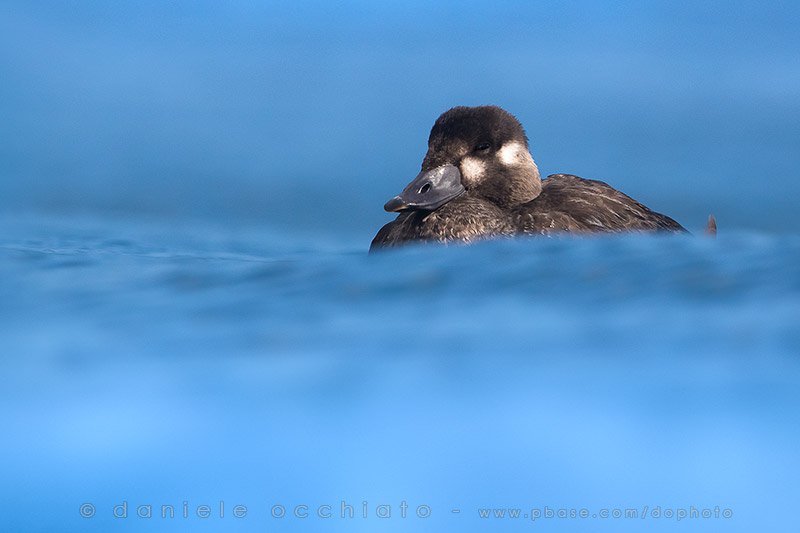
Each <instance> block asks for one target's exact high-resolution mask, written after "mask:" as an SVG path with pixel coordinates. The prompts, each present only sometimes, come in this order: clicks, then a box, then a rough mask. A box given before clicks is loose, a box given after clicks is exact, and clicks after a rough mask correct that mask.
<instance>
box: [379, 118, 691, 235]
mask: <svg viewBox="0 0 800 533" xmlns="http://www.w3.org/2000/svg"><path fill="white" fill-rule="evenodd" d="M384 209H385V210H386V211H390V212H393V211H399V212H400V215H399V216H398V217H397V218H396V219H395V220H394V221H393V222H390V223H388V224H386V225H385V226H383V227H382V228H381V229H380V231H378V234H377V235H376V236H375V238H374V239H373V240H372V245H371V246H370V250H374V249H376V248H385V247H392V246H397V245H399V244H402V243H405V242H407V241H439V242H451V241H460V242H470V241H473V240H476V239H480V238H487V237H495V236H504V235H505V236H511V235H526V234H527V235H534V234H547V233H554V232H570V233H573V232H574V233H588V232H621V231H667V232H686V230H685V229H684V228H683V227H682V226H681V225H680V224H678V223H677V222H675V221H674V220H673V219H671V218H670V217H668V216H666V215H662V214H660V213H656V212H655V211H652V210H651V209H649V208H647V207H646V206H644V205H642V204H640V203H639V202H637V201H636V200H634V199H633V198H631V197H629V196H627V195H625V194H623V193H621V192H619V191H618V190H616V189H614V188H613V187H611V186H609V185H607V184H606V183H604V182H602V181H595V180H588V179H583V178H579V177H577V176H572V175H570V174H553V175H551V176H548V177H547V179H545V180H542V179H541V178H540V177H539V169H538V168H537V167H536V163H534V162H533V158H532V157H531V154H530V152H529V151H528V138H527V136H526V135H525V131H524V130H523V129H522V125H521V124H520V123H519V121H518V120H517V119H516V118H514V116H513V115H511V114H510V113H508V112H507V111H505V110H503V109H501V108H499V107H496V106H479V107H454V108H452V109H450V110H449V111H446V112H445V113H443V114H442V115H441V116H440V117H439V119H438V120H437V121H436V123H435V124H434V125H433V129H431V134H430V137H429V139H428V153H427V154H425V159H424V160H423V161H422V172H420V173H419V175H418V176H417V177H416V178H415V179H414V181H412V182H411V183H409V184H408V186H407V187H406V188H405V189H404V190H403V192H402V193H400V195H398V196H395V197H394V198H392V199H391V200H389V201H388V202H387V203H386V205H385V206H384Z"/></svg>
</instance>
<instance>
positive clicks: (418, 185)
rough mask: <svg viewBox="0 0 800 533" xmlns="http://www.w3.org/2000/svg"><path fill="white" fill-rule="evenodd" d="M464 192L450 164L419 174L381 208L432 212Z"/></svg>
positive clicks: (455, 170) (455, 169)
mask: <svg viewBox="0 0 800 533" xmlns="http://www.w3.org/2000/svg"><path fill="white" fill-rule="evenodd" d="M465 190H466V189H464V186H463V185H461V172H459V171H458V168H456V167H455V166H453V165H450V164H447V165H442V166H441V167H437V168H434V169H432V170H425V171H423V172H420V173H419V175H418V176H417V177H416V178H414V181H412V182H411V183H409V184H408V186H406V188H405V189H403V192H401V193H400V194H399V195H398V196H395V197H394V198H392V199H391V200H389V201H388V202H386V205H384V206H383V208H384V209H385V210H386V211H389V212H392V211H405V210H409V209H422V210H425V211H433V210H434V209H438V208H440V207H441V206H443V205H444V204H446V203H447V202H449V201H450V200H452V199H453V198H456V197H457V196H460V195H461V194H463V193H464V191H465Z"/></svg>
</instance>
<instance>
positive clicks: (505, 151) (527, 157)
mask: <svg viewBox="0 0 800 533" xmlns="http://www.w3.org/2000/svg"><path fill="white" fill-rule="evenodd" d="M497 157H498V158H500V162H501V163H503V164H504V165H506V166H509V167H512V166H518V165H529V164H531V163H533V158H532V157H531V153H530V152H529V151H528V149H527V148H525V145H524V144H522V143H521V142H518V141H514V142H510V143H508V144H504V145H503V146H502V148H500V150H498V151H497Z"/></svg>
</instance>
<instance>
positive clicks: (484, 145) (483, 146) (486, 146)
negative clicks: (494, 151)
mask: <svg viewBox="0 0 800 533" xmlns="http://www.w3.org/2000/svg"><path fill="white" fill-rule="evenodd" d="M491 147H492V145H491V144H489V143H481V144H479V145H478V146H477V147H476V148H475V151H476V152H483V151H485V150H488V149H489V148H491Z"/></svg>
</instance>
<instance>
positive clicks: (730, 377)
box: [0, 217, 800, 531]
mask: <svg viewBox="0 0 800 533" xmlns="http://www.w3.org/2000/svg"><path fill="white" fill-rule="evenodd" d="M376 229H377V228H376ZM367 246H368V242H363V241H360V240H356V239H348V238H343V239H340V240H339V241H335V240H329V239H321V238H319V237H314V236H310V235H308V234H307V235H288V234H286V233H283V232H278V231H276V230H275V229H274V228H270V227H268V226H267V227H264V226H261V225H258V224H244V223H241V224H238V225H224V224H221V223H210V222H205V223H201V222H191V221H190V220H188V219H184V220H182V221H178V222H174V221H173V222H164V221H158V220H156V221H149V222H148V221H145V220H144V219H141V218H140V219H113V218H109V217H105V218H104V217H95V218H79V219H76V218H66V217H51V218H41V217H21V218H12V217H5V218H4V219H2V222H0V274H2V275H1V276H0V298H1V299H2V301H3V305H2V307H0V313H2V315H1V316H0V318H2V320H1V321H0V324H1V325H0V339H2V352H3V357H2V372H1V373H0V406H2V407H0V415H1V416H2V420H3V427H4V438H3V439H2V444H0V451H1V452H2V456H3V457H4V459H3V460H2V462H0V467H1V468H2V471H1V472H0V474H1V475H2V479H3V480H4V483H3V485H2V494H0V497H2V500H3V501H4V505H3V506H2V511H0V513H2V514H0V520H2V523H3V524H4V529H8V530H23V529H24V530H26V531H34V530H39V531H53V530H60V531H70V530H74V531H109V530H112V529H113V530H136V531H198V530H199V531H205V530H214V531H216V530H219V529H222V528H224V529H228V530H241V531H268V530H281V531H295V530H297V531H300V530H317V531H375V530H376V529H380V530H389V531H442V530H449V531H485V530H487V529H488V530H515V531H516V530H531V529H537V530H547V531H585V530H593V531H634V530H641V528H642V527H646V528H647V529H648V530H652V531H672V530H674V529H675V528H676V527H681V528H683V529H684V530H690V531H707V530H716V529H719V530H722V529H725V530H730V531H751V530H754V529H755V530H762V529H772V530H782V529H785V528H786V526H787V524H789V523H792V517H791V514H790V513H791V512H792V509H793V508H794V507H793V506H794V503H795V502H796V501H797V499H798V496H800V487H798V484H797V480H796V473H797V471H798V467H800V453H798V451H797V450H798V448H797V444H796V443H797V440H798V437H800V425H798V415H797V412H798V408H799V407H800V405H799V404H800V394H798V392H797V391H798V382H799V381H800V364H799V362H798V354H799V352H800V328H798V317H800V266H798V265H800V260H799V259H800V237H799V236H797V235H793V234H788V235H771V234H764V233H753V232H750V233H748V232H734V233H727V232H725V231H721V234H720V236H719V238H718V239H716V240H712V239H707V238H703V237H684V236H669V237H648V236H635V235H631V236H624V237H602V238H585V239H568V238H552V239H527V240H526V239H520V240H507V241H496V242H485V243H481V244H479V245H475V246H470V247H462V246H455V247H439V246H417V247H409V248H406V249H401V250H398V251H393V252H388V253H381V254H373V255H367V254H366V249H367ZM123 502H127V504H126V505H127V517H126V518H115V517H114V515H113V513H114V512H115V510H116V512H117V513H118V514H120V515H121V514H123V510H124V508H123V507H117V506H120V505H123ZM220 502H224V503H223V504H222V512H220V505H221V504H220ZM363 502H367V503H366V508H367V511H366V512H367V515H368V517H367V518H363V517H362V513H363V512H364V511H363V509H364V503H363ZM403 502H405V506H407V507H405V508H403V507H401V506H402V505H404V504H403ZM83 504H91V505H92V506H93V507H91V508H90V507H84V508H82V507H81V506H82V505H83ZM143 505H149V506H151V508H150V509H151V513H152V515H153V516H152V517H151V518H140V517H137V510H138V511H140V512H141V513H142V514H146V508H144V507H141V508H140V506H143ZM202 505H207V506H208V514H210V516H209V517H208V518H201V517H198V516H197V511H198V506H202ZM237 505H242V506H246V508H247V511H246V515H245V516H243V517H238V518H237V517H235V516H234V507H235V506H237ZM342 505H345V506H351V507H352V508H353V511H352V512H353V515H354V517H353V518H349V515H350V510H349V508H348V507H345V509H344V512H342ZM162 506H173V509H174V513H175V518H171V519H170V518H162V517H161V512H162ZM184 506H185V507H184ZM278 506H282V507H278ZM297 506H306V507H307V512H308V514H309V517H307V518H298V517H296V516H294V513H295V511H297V512H298V513H299V514H301V515H302V514H303V513H304V512H306V507H299V508H298V507H297ZM321 506H322V507H321ZM324 506H330V509H329V508H328V507H324ZM379 506H389V507H380V508H379ZM645 507H646V508H647V510H646V511H645ZM715 508H718V509H716V510H715ZM92 509H93V510H94V515H93V516H92V517H82V516H81V511H82V510H83V512H85V513H87V514H91V512H92ZM281 509H285V516H284V517H283V518H276V517H274V516H273V514H272V513H274V514H281ZM480 509H489V510H490V511H489V512H490V514H491V515H492V516H494V510H495V509H497V510H498V511H499V510H501V509H520V516H521V518H516V519H515V518H508V517H507V516H506V517H505V518H494V517H490V518H481V517H480V513H479V510H480ZM534 509H536V510H537V511H534ZM559 509H566V510H567V512H568V513H569V512H570V510H573V509H574V510H575V512H576V514H577V513H580V510H582V509H585V510H586V514H587V515H588V516H587V517H585V518H580V517H575V518H558V517H557V516H554V517H552V518H545V517H544V515H545V514H546V512H547V510H552V511H554V512H556V513H557V512H558V510H559ZM603 509H607V510H608V513H609V514H610V515H611V517H609V518H600V517H597V518H593V516H595V515H598V514H599V513H601V512H602V510H603ZM633 509H636V510H637V513H638V515H641V514H645V515H646V518H644V519H642V518H641V517H639V518H637V519H632V518H614V517H613V514H614V513H615V512H616V511H617V510H619V512H620V513H622V514H623V515H624V514H625V512H626V510H633ZM655 509H658V513H659V514H660V517H654V516H653V511H654V510H655ZM692 509H694V510H696V511H697V512H698V513H700V516H699V517H698V518H691V517H690V516H688V515H690V513H691V512H692ZM706 509H707V510H708V511H709V513H712V517H711V518H702V512H703V510H706ZM454 510H457V511H460V512H459V513H454V512H453V511H454ZM239 511H240V513H241V509H240V510H239ZM428 511H430V516H428V517H427V518H420V517H418V516H417V512H419V513H420V514H422V515H425V514H426V512H428ZM184 512H186V515H187V517H186V518H184V516H183V513H184ZM318 512H321V513H322V514H326V513H328V512H329V513H330V514H331V515H332V516H331V517H330V518H321V517H319V516H317V513H318ZM377 512H380V513H382V514H386V513H387V512H388V513H391V518H378V517H377V516H376V513H377ZM402 512H405V514H406V517H405V518H402V517H401V513H402ZM536 512H538V513H541V515H542V516H541V517H539V518H537V520H535V521H531V517H532V516H533V515H534V514H535V513H536ZM683 512H685V513H686V514H687V516H686V517H681V518H682V519H681V520H680V526H678V525H676V524H677V522H678V520H677V518H678V515H679V514H681V513H683ZM200 513H201V514H206V510H205V508H200ZM343 513H344V515H345V518H342V514H343ZM669 513H673V516H672V517H667V516H666V515H668V514H669ZM715 513H718V515H719V518H714V517H713V515H714V514H715ZM220 514H222V515H223V517H220ZM727 514H730V517H729V518H725V517H724V515H727ZM525 515H527V517H525ZM578 516H579V515H578ZM643 521H646V526H645V525H644V522H643Z"/></svg>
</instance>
